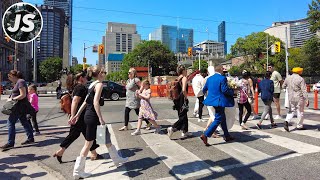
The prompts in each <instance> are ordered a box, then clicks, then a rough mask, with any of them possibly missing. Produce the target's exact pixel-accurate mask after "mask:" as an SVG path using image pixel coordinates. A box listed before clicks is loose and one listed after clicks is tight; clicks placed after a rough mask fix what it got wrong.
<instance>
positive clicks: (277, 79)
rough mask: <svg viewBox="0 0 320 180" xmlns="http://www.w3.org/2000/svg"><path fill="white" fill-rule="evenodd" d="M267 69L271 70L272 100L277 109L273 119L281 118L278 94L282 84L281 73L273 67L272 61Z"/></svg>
mask: <svg viewBox="0 0 320 180" xmlns="http://www.w3.org/2000/svg"><path fill="white" fill-rule="evenodd" d="M268 71H271V72H272V75H271V78H270V79H271V80H272V81H273V84H274V93H273V102H274V104H275V105H276V109H277V113H278V114H277V116H275V117H274V119H282V117H281V111H280V94H281V86H282V84H283V80H282V77H281V74H280V73H279V72H278V71H276V70H275V69H274V65H273V64H272V63H270V64H269V66H268Z"/></svg>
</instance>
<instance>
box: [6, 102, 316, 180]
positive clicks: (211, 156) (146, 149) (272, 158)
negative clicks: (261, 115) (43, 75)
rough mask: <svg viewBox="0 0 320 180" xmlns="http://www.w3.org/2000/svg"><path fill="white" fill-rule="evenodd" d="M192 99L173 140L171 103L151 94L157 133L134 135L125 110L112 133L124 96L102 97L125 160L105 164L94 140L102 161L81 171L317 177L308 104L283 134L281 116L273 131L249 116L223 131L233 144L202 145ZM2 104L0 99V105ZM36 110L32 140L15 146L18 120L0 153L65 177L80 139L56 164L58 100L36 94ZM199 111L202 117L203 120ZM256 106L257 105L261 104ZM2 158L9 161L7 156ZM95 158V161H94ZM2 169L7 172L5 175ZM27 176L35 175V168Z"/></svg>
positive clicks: (63, 125) (61, 118) (121, 175)
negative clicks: (301, 122)
mask: <svg viewBox="0 0 320 180" xmlns="http://www.w3.org/2000/svg"><path fill="white" fill-rule="evenodd" d="M194 101H195V98H193V97H191V98H190V102H191V103H190V111H189V129H190V131H191V132H193V134H194V136H193V137H190V138H181V134H180V133H175V134H174V135H173V137H172V139H173V140H170V139H169V138H168V137H167V135H166V134H165V133H166V128H167V127H169V126H170V125H171V124H172V123H173V122H174V121H175V120H176V119H177V113H176V111H173V110H172V102H170V101H169V100H168V99H165V98H153V99H152V104H153V106H154V109H155V110H156V111H157V112H158V114H159V117H158V119H159V121H158V122H159V124H161V125H162V132H163V134H160V135H155V134H153V133H151V132H153V131H154V130H150V131H146V130H143V131H142V133H143V134H142V135H141V136H131V135H130V133H131V132H133V131H134V129H135V125H136V124H135V122H136V120H137V116H136V115H135V113H134V112H131V114H130V119H131V120H132V121H131V124H130V130H128V131H125V132H119V131H118V129H119V128H120V127H122V126H123V116H124V104H125V100H124V99H122V100H120V101H116V102H114V101H106V102H105V106H103V107H102V109H103V110H102V113H103V116H104V118H105V121H107V123H109V124H110V126H109V127H111V131H110V132H112V134H113V138H114V139H115V140H116V142H114V143H115V144H117V146H118V147H119V148H120V149H121V154H122V155H123V156H126V157H129V162H128V163H126V164H125V165H124V166H123V167H121V168H118V169H116V168H114V167H112V166H109V165H110V164H112V163H111V162H110V159H109V155H108V153H107V151H106V148H105V147H103V146H101V147H99V148H98V152H99V153H101V154H103V155H104V156H105V158H106V160H99V161H97V162H93V161H90V160H87V162H88V163H87V169H90V170H91V171H92V173H93V174H95V176H94V177H92V179H128V178H129V179H216V178H220V179H319V175H320V166H319V163H320V141H319V138H320V132H319V131H318V130H317V125H318V124H320V118H319V117H320V111H314V110H308V111H307V112H306V113H305V118H306V119H307V120H306V121H305V123H306V125H305V127H306V128H307V130H305V131H295V130H294V126H291V129H293V130H292V132H290V133H288V132H285V131H284V130H283V126H282V123H283V120H276V122H277V123H278V124H279V127H278V128H276V129H268V128H267V127H268V126H267V125H268V124H269V122H268V121H267V120H266V121H264V125H265V126H264V127H265V129H263V130H257V129H256V127H255V126H254V124H255V123H256V120H251V121H249V122H248V126H249V127H251V129H250V130H247V131H243V130H241V129H240V128H239V125H238V123H237V122H236V123H235V125H234V127H233V128H232V130H231V135H232V136H234V137H235V138H236V140H235V141H234V142H231V143H224V141H223V140H222V138H211V139H210V143H211V144H212V146H210V147H205V146H204V145H203V143H202V142H201V141H200V139H199V138H198V137H199V135H200V134H201V131H202V130H203V128H204V127H205V125H206V123H205V122H200V123H198V122H197V119H196V118H193V116H192V111H193V105H194ZM282 101H283V99H282ZM3 102H4V101H0V105H2V104H3ZM282 104H283V102H282ZM260 105H262V103H260ZM40 108H41V109H40V111H39V114H38V121H39V126H40V130H41V135H40V136H36V137H35V140H36V143H35V144H33V145H27V146H21V145H20V143H21V142H22V141H24V140H25V138H26V137H25V134H24V132H23V130H22V129H21V125H20V124H19V123H18V124H17V132H18V133H17V137H16V146H15V148H14V149H11V150H9V151H6V152H5V153H6V154H7V155H10V156H15V157H21V158H23V159H24V160H25V161H30V162H31V161H32V162H35V163H36V164H37V165H38V166H40V167H42V168H43V169H46V170H47V171H48V172H49V173H52V174H53V175H55V177H56V178H57V179H72V170H73V165H74V160H75V158H76V157H77V156H78V154H79V152H80V149H81V148H82V146H83V142H84V138H83V137H80V138H78V139H77V140H76V141H75V142H74V143H73V144H72V145H71V146H70V147H69V148H68V149H67V151H66V152H65V154H64V156H63V161H64V162H65V163H63V164H59V163H58V162H57V161H56V159H54V158H53V157H52V154H53V153H54V152H55V151H56V150H57V149H58V148H59V143H60V142H61V141H62V140H63V138H64V137H66V135H67V134H68V131H69V127H68V125H67V116H66V115H64V114H63V113H61V112H60V110H59V102H58V101H57V100H56V99H55V98H54V97H41V98H40ZM204 109H205V110H204V115H205V116H204V118H208V113H207V110H206V108H204ZM259 111H260V112H261V111H262V106H261V107H259ZM285 112H286V110H285V109H283V110H282V114H283V115H285ZM6 119H7V116H4V115H2V114H1V115H0V143H1V144H4V143H6V140H7V129H6V124H5V123H6ZM143 126H144V125H143ZM7 160H9V161H10V157H8V159H7ZM1 163H2V164H1ZM3 164H5V162H4V160H0V174H1V171H3V168H1V167H2V166H3ZM97 164H99V166H95V165H97ZM21 168H23V167H21ZM6 175H8V177H9V175H10V174H6ZM30 177H31V178H39V179H41V178H42V176H41V174H40V175H39V174H38V175H36V176H35V175H34V177H32V176H30ZM106 177H108V178H106Z"/></svg>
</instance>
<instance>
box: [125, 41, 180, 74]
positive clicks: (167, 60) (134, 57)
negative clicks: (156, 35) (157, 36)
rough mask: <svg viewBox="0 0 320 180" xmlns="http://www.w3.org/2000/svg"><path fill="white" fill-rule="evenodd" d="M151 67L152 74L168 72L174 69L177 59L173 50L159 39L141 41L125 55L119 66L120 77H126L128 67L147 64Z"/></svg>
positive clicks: (145, 65)
mask: <svg viewBox="0 0 320 180" xmlns="http://www.w3.org/2000/svg"><path fill="white" fill-rule="evenodd" d="M148 60H149V63H150V67H152V76H158V75H164V74H169V72H170V71H175V69H176V67H177V60H176V57H175V56H174V54H173V52H171V51H170V50H169V48H168V47H166V46H165V45H163V44H161V42H160V41H142V42H141V43H140V44H138V45H137V46H136V47H135V48H134V49H133V51H132V52H130V53H128V54H126V55H125V57H124V60H123V61H122V66H121V75H120V76H121V78H123V76H124V77H125V78H127V72H128V70H129V68H130V67H135V66H143V67H147V66H148Z"/></svg>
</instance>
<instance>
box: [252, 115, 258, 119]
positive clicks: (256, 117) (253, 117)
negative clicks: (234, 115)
mask: <svg viewBox="0 0 320 180" xmlns="http://www.w3.org/2000/svg"><path fill="white" fill-rule="evenodd" d="M255 119H259V116H257V115H253V116H252V117H251V118H250V120H255Z"/></svg>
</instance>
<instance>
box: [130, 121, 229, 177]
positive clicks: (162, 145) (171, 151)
mask: <svg viewBox="0 0 320 180" xmlns="http://www.w3.org/2000/svg"><path fill="white" fill-rule="evenodd" d="M130 125H131V126H133V127H137V123H136V122H132V123H130ZM141 133H142V134H141V135H140V137H141V138H142V139H143V140H144V141H145V143H146V144H147V145H148V147H150V149H151V150H152V151H153V152H154V153H155V154H156V155H157V156H158V157H160V159H161V160H162V161H163V162H164V163H165V164H166V166H167V167H168V168H169V169H171V171H172V172H173V173H174V174H175V175H176V176H177V177H178V178H179V179H186V178H191V177H194V176H201V175H206V174H211V173H212V172H222V171H224V169H223V168H221V167H219V166H216V167H211V166H210V165H209V164H207V163H205V162H203V161H202V160H201V159H200V158H199V157H197V156H196V155H194V154H193V153H191V152H190V151H188V150H187V149H185V148H184V147H183V146H181V145H179V144H178V143H176V142H175V141H172V140H170V139H169V138H168V136H166V135H159V134H154V133H150V131H146V130H144V129H141Z"/></svg>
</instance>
